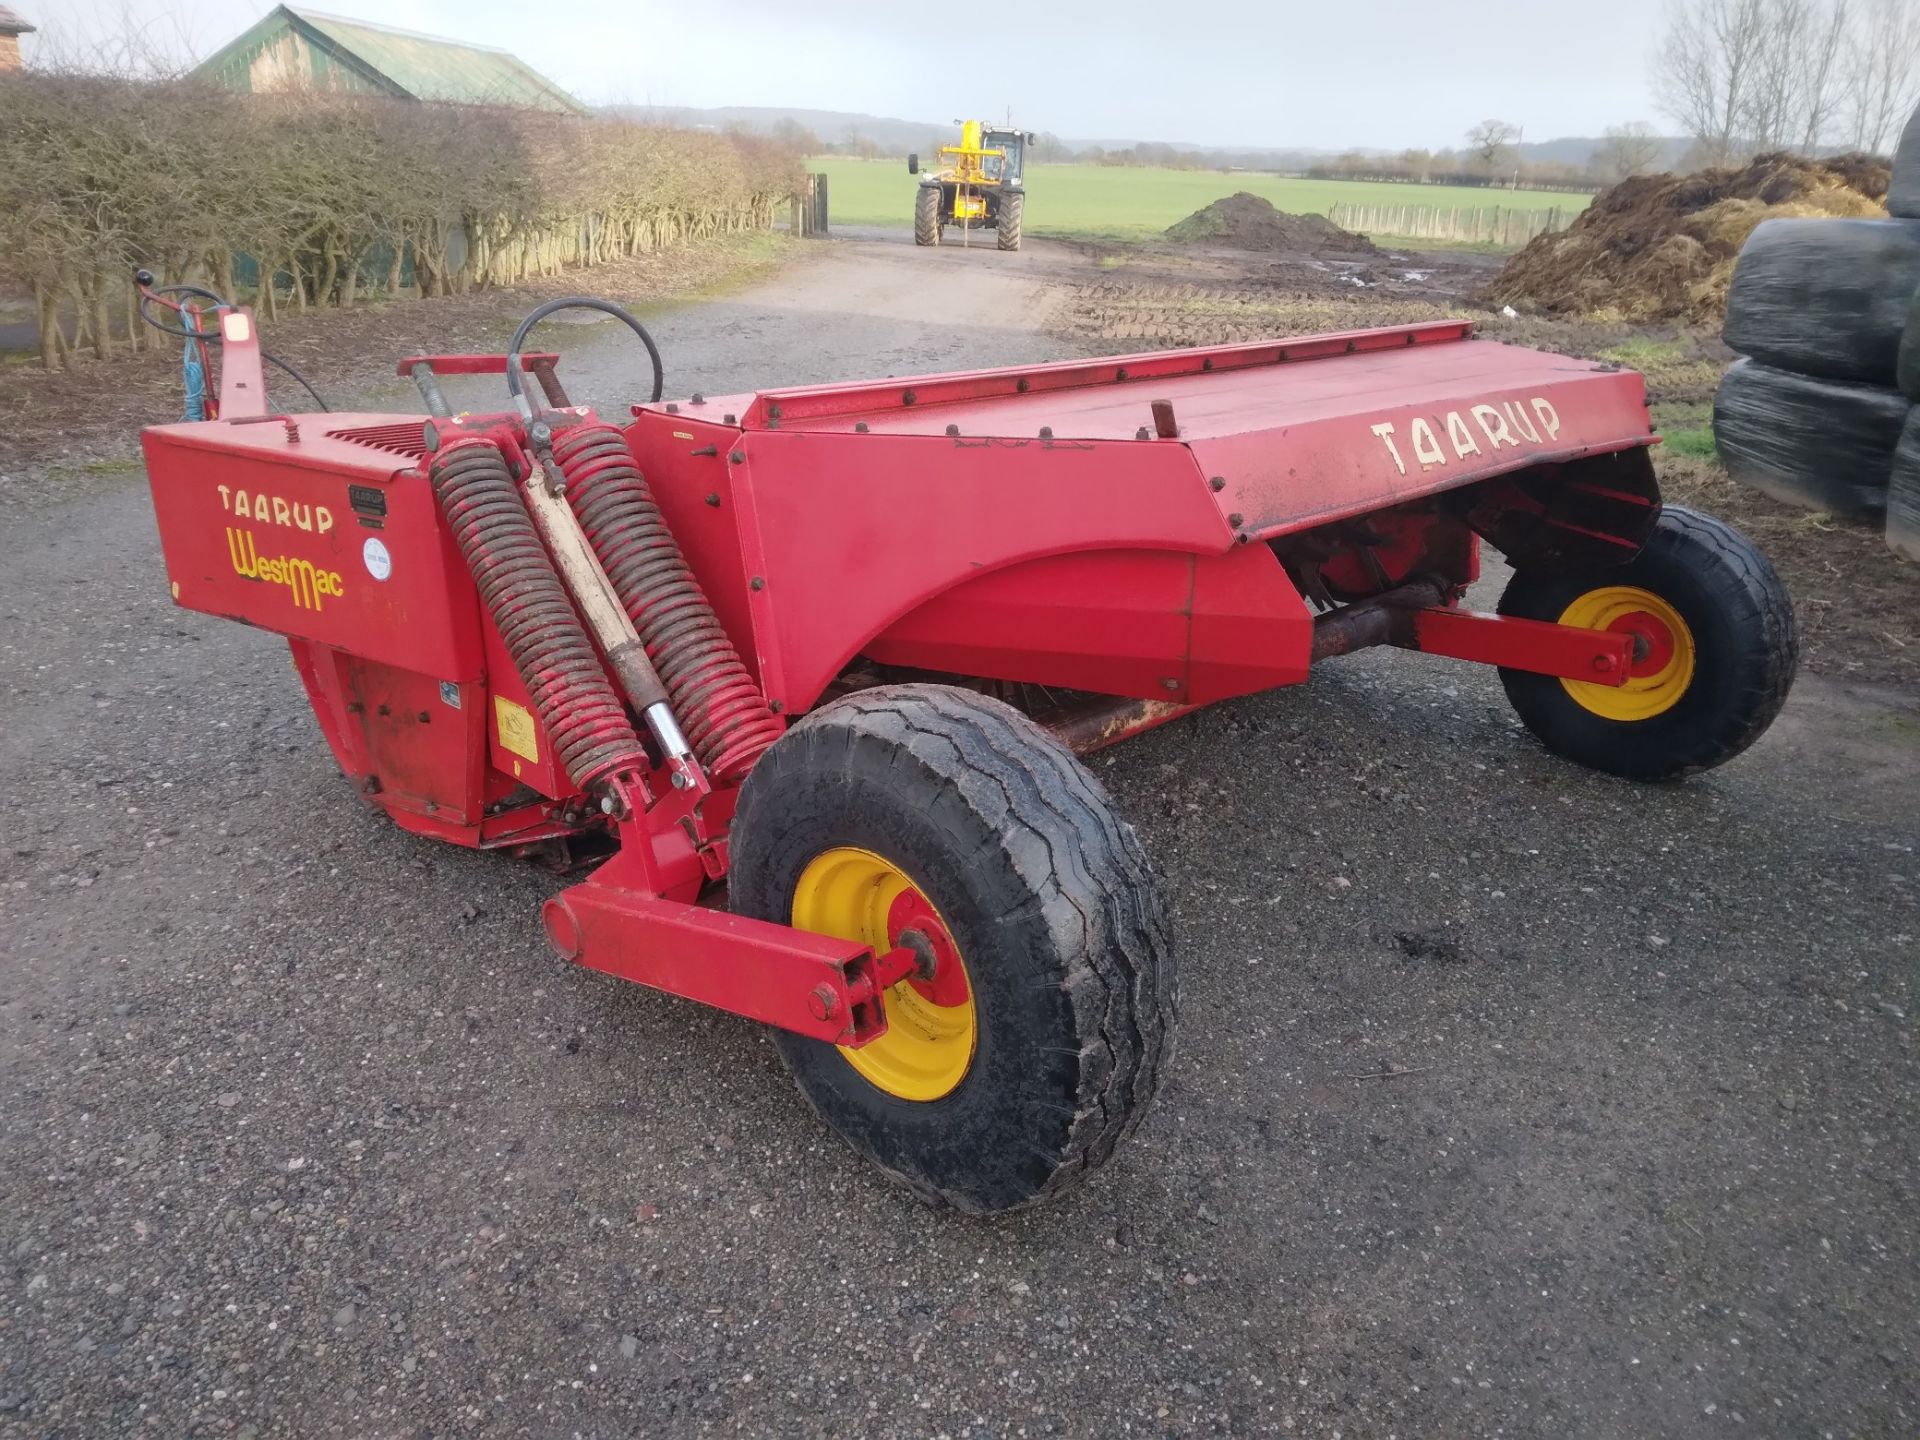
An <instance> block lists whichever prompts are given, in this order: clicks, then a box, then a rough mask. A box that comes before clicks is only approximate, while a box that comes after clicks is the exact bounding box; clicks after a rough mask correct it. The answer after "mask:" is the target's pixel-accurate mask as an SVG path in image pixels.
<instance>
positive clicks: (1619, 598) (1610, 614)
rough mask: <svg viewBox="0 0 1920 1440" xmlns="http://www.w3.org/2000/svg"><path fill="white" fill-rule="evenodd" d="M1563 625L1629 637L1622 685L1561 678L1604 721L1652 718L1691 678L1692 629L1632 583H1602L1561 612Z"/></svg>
mask: <svg viewBox="0 0 1920 1440" xmlns="http://www.w3.org/2000/svg"><path fill="white" fill-rule="evenodd" d="M1560 623H1561V624H1562V625H1576V626H1578V627H1580V628H1581V629H1583V630H1609V631H1613V632H1614V633H1616V634H1628V635H1631V636H1633V658H1632V659H1631V660H1630V661H1629V662H1628V665H1627V680H1626V683H1625V684H1623V685H1618V686H1615V685H1596V684H1592V683H1590V682H1588V681H1585V680H1562V681H1561V682H1560V683H1561V684H1562V685H1564V686H1566V688H1567V694H1568V695H1570V696H1571V697H1572V698H1573V699H1574V700H1575V701H1576V702H1577V703H1578V704H1579V705H1580V706H1581V707H1582V708H1583V709H1586V710H1590V711H1592V712H1593V713H1594V714H1595V715H1598V716H1600V717H1601V718H1602V719H1606V720H1618V721H1624V722H1633V721H1640V720H1651V719H1653V718H1654V717H1655V716H1656V715H1663V714H1665V713H1666V712H1667V711H1669V710H1671V709H1672V708H1673V707H1674V706H1675V705H1677V704H1679V703H1680V699H1681V697H1682V696H1683V695H1685V694H1686V693H1687V687H1688V686H1689V685H1691V684H1692V683H1693V670H1694V663H1695V658H1696V657H1695V651H1694V643H1693V631H1692V630H1691V629H1690V628H1689V627H1688V625H1687V622H1686V620H1685V619H1684V618H1682V616H1681V614H1680V612H1679V611H1678V610H1676V609H1674V608H1673V606H1672V605H1670V604H1668V603H1667V602H1666V601H1665V600H1663V599H1661V598H1660V597H1659V596H1658V595H1656V594H1654V593H1653V592H1652V591H1651V590H1644V589H1641V588H1640V587H1639V586H1637V585H1603V586H1601V587H1599V588H1598V589H1595V590H1589V591H1587V592H1586V594H1584V595H1581V596H1579V597H1577V598H1576V599H1575V600H1574V601H1573V603H1572V604H1571V605H1569V606H1567V608H1566V609H1565V610H1564V611H1562V612H1561V614H1560Z"/></svg>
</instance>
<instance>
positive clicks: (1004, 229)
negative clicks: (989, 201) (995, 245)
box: [997, 195, 1027, 250]
mask: <svg viewBox="0 0 1920 1440" xmlns="http://www.w3.org/2000/svg"><path fill="white" fill-rule="evenodd" d="M1026 203H1027V197H1026V196H1025V195H1002V196H1001V197H1000V217H999V220H998V222H997V230H998V235H999V245H1000V248H1001V249H1002V250H1018V249H1019V248H1020V212H1021V211H1022V210H1023V209H1024V208H1026Z"/></svg>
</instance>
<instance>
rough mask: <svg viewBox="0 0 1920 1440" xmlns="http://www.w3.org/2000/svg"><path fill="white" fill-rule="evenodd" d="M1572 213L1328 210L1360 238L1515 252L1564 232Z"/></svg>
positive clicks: (1495, 208)
mask: <svg viewBox="0 0 1920 1440" xmlns="http://www.w3.org/2000/svg"><path fill="white" fill-rule="evenodd" d="M1574 213H1576V212H1572V211H1567V210H1563V209H1561V208H1560V207H1559V206H1557V205H1556V206H1554V207H1553V208H1551V209H1548V210H1536V209H1530V208H1527V207H1524V206H1517V205H1488V206H1480V207H1473V208H1462V207H1457V206H1446V205H1355V204H1349V203H1346V202H1342V203H1340V204H1337V205H1333V206H1330V207H1329V208H1328V210H1327V218H1328V219H1329V220H1331V221H1333V223H1334V224H1336V225H1338V226H1339V227H1340V228H1341V229H1343V230H1353V231H1357V232H1358V233H1360V234H1362V235H1391V236H1395V237H1397V238H1399V239H1403V240H1453V241H1458V242H1463V243H1466V244H1470V245H1498V246H1500V247H1502V248H1505V249H1515V250H1517V249H1518V248H1519V247H1520V246H1522V245H1524V244H1526V243H1527V242H1528V241H1529V240H1531V239H1533V237H1534V236H1536V235H1545V234H1548V233H1550V232H1553V231H1557V230H1564V229H1566V228H1567V226H1568V225H1569V224H1570V223H1572V220H1573V216H1574Z"/></svg>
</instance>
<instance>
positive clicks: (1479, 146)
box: [1467, 120, 1520, 170]
mask: <svg viewBox="0 0 1920 1440" xmlns="http://www.w3.org/2000/svg"><path fill="white" fill-rule="evenodd" d="M1519 138H1520V127H1519V126H1518V125H1515V124H1513V123H1512V122H1511V121H1507V120H1482V121H1481V122H1480V123H1479V124H1478V125H1476V126H1474V127H1473V128H1472V129H1471V130H1469V131H1467V144H1468V145H1470V146H1472V147H1473V153H1474V154H1475V155H1477V156H1478V157H1479V158H1480V161H1481V163H1482V164H1484V165H1485V166H1486V167H1487V169H1489V170H1492V169H1495V168H1497V167H1498V165H1499V163H1500V157H1501V156H1502V155H1503V154H1505V153H1506V151H1507V150H1508V148H1509V147H1511V146H1512V145H1513V143H1514V142H1515V141H1517V140H1518V139H1519Z"/></svg>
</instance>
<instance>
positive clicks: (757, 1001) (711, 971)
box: [541, 880, 887, 1045]
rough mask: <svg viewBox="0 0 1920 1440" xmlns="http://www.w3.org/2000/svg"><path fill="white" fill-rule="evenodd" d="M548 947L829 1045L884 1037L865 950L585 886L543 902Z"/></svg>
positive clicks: (612, 888)
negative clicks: (544, 904) (829, 1043)
mask: <svg viewBox="0 0 1920 1440" xmlns="http://www.w3.org/2000/svg"><path fill="white" fill-rule="evenodd" d="M541 919H542V920H543V922H544V923H545V925H546V930H547V939H548V940H549V941H551V942H552V944H553V948H554V949H555V950H557V951H559V952H560V953H561V954H562V955H563V956H565V957H566V958H567V959H569V960H576V961H578V962H579V963H580V964H582V965H585V966H587V967H588V968H589V969H592V970H601V971H604V972H605V973H607V974H609V975H617V976H619V977H620V978H621V979H622V980H633V981H636V982H638V983H639V984H642V985H648V986H651V987H652V988H653V989H655V990H664V991H666V992H667V993H668V994H669V995H679V996H681V997H683V998H685V999H688V1000H698V1001H699V1002H700V1003H701V1004H703V1005H712V1006H715V1007H716V1008H718V1009H721V1010H728V1011H731V1012H732V1013H733V1014H735V1015H744V1016H746V1018H747V1019H749V1020H758V1021H761V1022H762V1023H763V1024H767V1025H778V1026H779V1027H780V1028H781V1029H783V1030H792V1031H794V1032H795V1033H797V1034H801V1035H807V1036H810V1037H812V1038H813V1039H815V1040H826V1041H830V1042H832V1043H833V1044H835V1045H864V1044H866V1043H867V1042H868V1041H870V1040H873V1039H876V1038H877V1037H878V1036H880V1035H882V1034H884V1033H885V1031H886V1028H887V1022H886V1013H885V1007H884V1006H883V1004H882V1003H881V1000H880V995H881V992H882V990H883V989H884V988H885V986H884V985H883V984H882V983H881V978H880V971H879V968H878V965H877V963H876V961H875V960H874V957H873V952H872V951H870V950H868V949H867V947H866V946H864V945H859V944H856V943H854V942H853V941H851V940H836V939H834V938H833V937H831V936H828V935H814V934H811V933H809V932H807V931H805V930H795V929H792V928H791V927H789V926H786V925H775V924H772V923H771V922H769V921H766V920H754V919H750V918H748V917H747V916H744V915H732V914H729V913H728V912H726V911H724V910H710V909H707V908H706V907H704V906H700V905H688V904H684V903H682V902H680V901H677V900H662V899H659V898H657V897H653V896H648V895H643V894H640V893H638V892H636V891H632V890H626V889H622V888H621V887H620V886H617V885H609V884H605V883H602V882H598V881H594V880H589V881H586V882H585V883H584V884H580V885H575V886H574V887H573V888H572V889H571V890H567V891H564V892H562V893H561V894H559V895H556V896H554V897H553V898H552V899H551V900H549V901H547V903H546V906H545V908H544V909H543V911H542V914H541Z"/></svg>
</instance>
